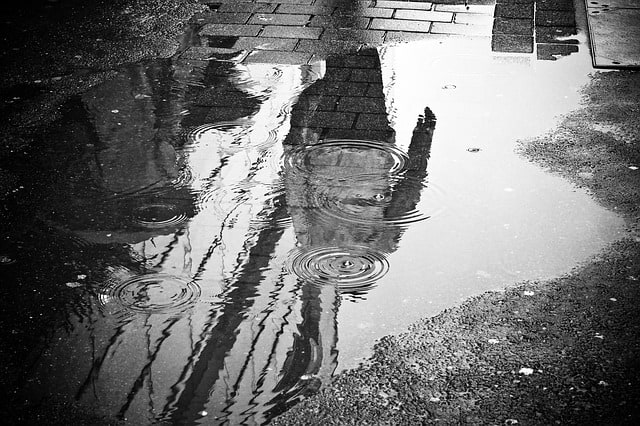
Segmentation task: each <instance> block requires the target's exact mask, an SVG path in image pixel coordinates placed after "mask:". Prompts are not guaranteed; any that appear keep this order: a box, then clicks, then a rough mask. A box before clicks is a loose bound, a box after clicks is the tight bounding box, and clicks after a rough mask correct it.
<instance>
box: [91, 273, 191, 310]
mask: <svg viewBox="0 0 640 426" xmlns="http://www.w3.org/2000/svg"><path fill="white" fill-rule="evenodd" d="M201 293H202V291H201V289H200V286H199V285H198V284H197V283H196V282H194V281H186V280H184V279H182V278H179V277H176V276H173V275H169V274H160V273H158V274H144V275H138V276H135V277H132V278H130V279H128V280H125V281H121V282H119V283H116V284H114V285H112V286H109V287H108V288H106V289H105V290H103V292H101V295H100V301H101V302H102V303H103V304H104V305H107V304H108V303H116V304H117V305H119V306H121V307H122V308H124V309H126V310H128V311H133V312H138V313H146V314H158V313H161V314H172V313H179V312H182V311H184V310H185V309H187V308H189V307H191V306H193V305H194V304H195V303H196V302H197V301H198V299H199V298H200V295H201Z"/></svg>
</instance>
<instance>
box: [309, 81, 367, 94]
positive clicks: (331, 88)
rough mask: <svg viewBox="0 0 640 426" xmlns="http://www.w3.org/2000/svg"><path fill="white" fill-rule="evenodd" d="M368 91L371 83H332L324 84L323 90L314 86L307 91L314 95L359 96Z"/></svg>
mask: <svg viewBox="0 0 640 426" xmlns="http://www.w3.org/2000/svg"><path fill="white" fill-rule="evenodd" d="M368 89H369V83H357V82H344V81H335V82H334V81H332V82H327V83H326V84H323V85H322V88H321V89H319V88H318V86H316V85H313V86H311V87H309V88H308V89H307V92H308V93H309V94H312V95H313V94H316V95H327V96H357V95H361V94H362V93H365V92H367V90H368Z"/></svg>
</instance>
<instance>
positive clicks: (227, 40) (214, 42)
mask: <svg viewBox="0 0 640 426" xmlns="http://www.w3.org/2000/svg"><path fill="white" fill-rule="evenodd" d="M201 39H204V41H205V42H206V44H207V46H208V47H226V48H232V47H233V46H234V45H235V44H236V42H237V41H238V37H235V36H202V37H201Z"/></svg>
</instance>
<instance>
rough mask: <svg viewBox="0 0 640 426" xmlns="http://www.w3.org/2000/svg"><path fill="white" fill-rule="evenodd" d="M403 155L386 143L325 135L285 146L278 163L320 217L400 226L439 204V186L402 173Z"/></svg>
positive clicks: (424, 215) (435, 209) (405, 159)
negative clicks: (318, 140)
mask: <svg viewBox="0 0 640 426" xmlns="http://www.w3.org/2000/svg"><path fill="white" fill-rule="evenodd" d="M408 160H409V159H408V157H407V155H406V154H405V153H404V152H402V151H400V150H399V149H398V148H397V147H395V146H394V145H390V144H388V143H384V142H377V141H360V140H329V141H326V142H323V143H320V144H318V145H311V146H300V147H294V148H292V149H290V150H288V151H287V152H286V153H285V156H284V159H283V167H284V169H285V176H287V181H288V182H289V186H290V188H291V189H290V191H291V192H296V189H295V187H296V186H299V188H300V190H299V191H297V192H300V193H303V194H304V195H303V196H298V198H301V199H304V201H301V202H302V203H304V204H305V205H306V206H307V207H311V208H314V209H315V210H316V212H317V213H318V215H319V217H320V220H323V219H324V220H325V221H326V220H333V219H340V220H345V221H348V222H350V223H353V224H356V225H358V224H359V225H366V226H379V225H400V226H402V225H408V224H411V223H414V222H418V221H422V220H425V219H428V218H431V217H433V216H435V215H437V214H439V213H440V212H441V211H442V210H443V209H444V205H443V202H442V200H443V196H442V191H441V189H440V188H439V187H437V186H435V185H432V184H429V185H427V184H425V182H424V180H423V179H422V178H417V177H415V176H411V173H407V171H408V170H407V167H408ZM418 206H419V208H418Z"/></svg>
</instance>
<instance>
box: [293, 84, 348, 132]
mask: <svg viewBox="0 0 640 426" xmlns="http://www.w3.org/2000/svg"><path fill="white" fill-rule="evenodd" d="M312 87H313V86H312ZM355 118H356V114H355V113H349V112H326V111H317V112H315V113H314V114H313V115H309V114H305V111H303V112H301V113H299V114H296V113H294V114H292V116H291V125H292V126H298V127H302V126H304V127H324V128H333V129H350V128H351V127H352V126H353V122H354V121H355Z"/></svg>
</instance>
